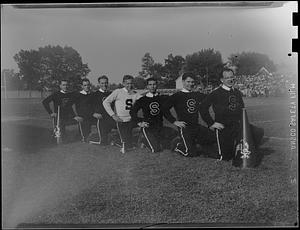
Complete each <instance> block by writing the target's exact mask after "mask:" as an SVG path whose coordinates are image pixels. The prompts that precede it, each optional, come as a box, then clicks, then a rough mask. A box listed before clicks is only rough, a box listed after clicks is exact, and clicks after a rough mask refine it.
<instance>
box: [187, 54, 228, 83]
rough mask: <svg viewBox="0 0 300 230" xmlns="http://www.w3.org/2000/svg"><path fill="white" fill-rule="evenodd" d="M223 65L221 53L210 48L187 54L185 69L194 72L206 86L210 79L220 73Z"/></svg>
mask: <svg viewBox="0 0 300 230" xmlns="http://www.w3.org/2000/svg"><path fill="white" fill-rule="evenodd" d="M222 67H223V63H222V56H221V53H220V52H219V51H215V50H214V49H212V48H209V49H202V50H201V51H199V52H196V53H193V54H191V55H187V56H186V59H185V65H184V66H183V70H184V71H188V72H192V73H194V74H195V75H196V76H198V79H199V81H201V82H202V83H203V84H204V86H206V85H207V84H209V82H210V79H212V78H215V77H216V76H219V75H220V73H221V70H222Z"/></svg>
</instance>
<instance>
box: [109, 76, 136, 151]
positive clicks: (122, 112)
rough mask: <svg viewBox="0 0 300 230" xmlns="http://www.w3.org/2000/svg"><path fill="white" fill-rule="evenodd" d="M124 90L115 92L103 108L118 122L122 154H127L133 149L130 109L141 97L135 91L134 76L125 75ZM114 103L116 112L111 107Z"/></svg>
mask: <svg viewBox="0 0 300 230" xmlns="http://www.w3.org/2000/svg"><path fill="white" fill-rule="evenodd" d="M123 86H124V87H123V88H121V89H116V90H114V91H113V92H112V93H111V94H110V95H109V96H108V97H107V98H106V99H105V100H104V101H103V107H104V109H105V110H106V112H107V113H108V114H109V115H110V116H111V117H112V118H113V119H114V120H115V121H116V123H117V129H118V132H119V135H120V139H121V144H122V146H121V152H122V153H125V152H126V150H129V149H131V148H132V147H133V145H132V129H133V127H134V126H133V122H132V121H131V116H130V113H129V112H130V109H131V107H132V105H133V104H134V103H135V102H136V101H137V100H138V99H139V98H140V97H141V95H140V94H138V93H137V92H136V91H134V90H133V76H131V75H125V76H124V77H123ZM113 103H114V108H115V111H113V109H112V107H111V105H112V104H113Z"/></svg>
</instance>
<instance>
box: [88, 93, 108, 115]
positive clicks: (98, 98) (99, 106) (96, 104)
mask: <svg viewBox="0 0 300 230" xmlns="http://www.w3.org/2000/svg"><path fill="white" fill-rule="evenodd" d="M110 94H111V92H101V91H99V90H98V91H96V92H94V93H93V95H92V97H93V113H99V114H101V115H102V116H103V117H104V118H107V117H110V116H109V115H108V113H107V112H106V110H105V109H104V107H103V101H104V100H105V98H107V97H108V96H109V95H110Z"/></svg>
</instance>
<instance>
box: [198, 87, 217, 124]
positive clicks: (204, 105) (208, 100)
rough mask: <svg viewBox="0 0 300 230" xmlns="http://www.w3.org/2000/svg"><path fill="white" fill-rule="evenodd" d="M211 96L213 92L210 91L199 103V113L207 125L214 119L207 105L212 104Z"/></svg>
mask: <svg viewBox="0 0 300 230" xmlns="http://www.w3.org/2000/svg"><path fill="white" fill-rule="evenodd" d="M213 98H214V96H213V93H211V94H209V95H208V96H207V97H206V98H205V99H204V100H203V101H202V103H201V104H200V115H201V117H202V119H203V120H204V121H205V122H206V124H207V125H208V127H210V126H211V125H212V124H213V123H214V120H213V118H212V117H211V115H210V113H209V107H210V106H211V105H212V104H213Z"/></svg>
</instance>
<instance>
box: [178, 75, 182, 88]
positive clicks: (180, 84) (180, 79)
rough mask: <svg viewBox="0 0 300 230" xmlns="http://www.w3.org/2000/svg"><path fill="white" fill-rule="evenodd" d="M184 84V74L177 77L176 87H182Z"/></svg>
mask: <svg viewBox="0 0 300 230" xmlns="http://www.w3.org/2000/svg"><path fill="white" fill-rule="evenodd" d="M182 87H183V85H182V75H180V76H179V77H178V78H177V79H176V89H182Z"/></svg>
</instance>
